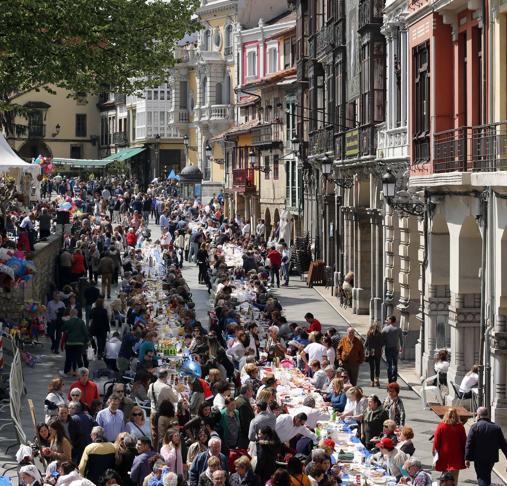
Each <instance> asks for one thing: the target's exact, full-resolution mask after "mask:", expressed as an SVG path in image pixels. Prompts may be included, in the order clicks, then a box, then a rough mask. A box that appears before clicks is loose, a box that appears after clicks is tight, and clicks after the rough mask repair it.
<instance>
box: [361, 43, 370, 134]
mask: <svg viewBox="0 0 507 486" xmlns="http://www.w3.org/2000/svg"><path fill="white" fill-rule="evenodd" d="M360 61H361V76H360V77H361V100H360V110H361V114H360V119H359V123H360V124H361V125H366V124H368V123H371V121H372V120H371V105H370V44H369V43H368V44H364V45H363V46H361V57H360Z"/></svg>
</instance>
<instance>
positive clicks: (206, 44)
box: [202, 30, 211, 51]
mask: <svg viewBox="0 0 507 486" xmlns="http://www.w3.org/2000/svg"><path fill="white" fill-rule="evenodd" d="M210 39H211V32H210V31H209V30H205V31H204V34H203V37H202V50H203V51H209V50H210Z"/></svg>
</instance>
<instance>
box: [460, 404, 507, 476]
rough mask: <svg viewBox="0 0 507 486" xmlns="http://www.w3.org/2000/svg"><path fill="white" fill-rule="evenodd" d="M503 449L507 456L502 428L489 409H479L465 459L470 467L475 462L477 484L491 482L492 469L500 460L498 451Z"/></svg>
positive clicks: (470, 433) (469, 437) (471, 429)
mask: <svg viewBox="0 0 507 486" xmlns="http://www.w3.org/2000/svg"><path fill="white" fill-rule="evenodd" d="M499 450H501V451H502V452H503V453H504V455H505V457H507V443H506V442H505V437H504V435H503V432H502V429H501V428H500V426H499V425H497V424H495V423H494V422H492V421H491V420H490V419H489V418H488V409H487V408H486V407H479V408H478V409H477V422H476V423H475V424H473V425H472V427H470V432H469V433H468V437H467V443H466V448H465V461H466V465H467V467H470V461H473V462H474V468H475V473H476V474H477V484H478V485H479V486H489V485H490V484H491V471H492V469H493V466H494V465H495V463H496V462H498V451H499Z"/></svg>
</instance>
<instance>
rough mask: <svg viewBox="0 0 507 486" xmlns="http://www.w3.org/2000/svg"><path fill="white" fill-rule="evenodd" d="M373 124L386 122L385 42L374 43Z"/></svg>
mask: <svg viewBox="0 0 507 486" xmlns="http://www.w3.org/2000/svg"><path fill="white" fill-rule="evenodd" d="M372 68H373V123H380V122H383V121H384V115H385V79H386V56H385V44H384V42H383V41H382V42H378V41H376V42H374V43H373V57H372Z"/></svg>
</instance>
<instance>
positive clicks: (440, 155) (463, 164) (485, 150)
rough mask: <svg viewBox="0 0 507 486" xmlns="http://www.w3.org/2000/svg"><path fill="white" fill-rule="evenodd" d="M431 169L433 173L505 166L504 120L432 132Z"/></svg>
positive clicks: (506, 124)
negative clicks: (433, 133)
mask: <svg viewBox="0 0 507 486" xmlns="http://www.w3.org/2000/svg"><path fill="white" fill-rule="evenodd" d="M433 170H434V172H436V173H439V172H453V171H459V172H493V171H497V170H507V122H499V123H494V124H491V125H477V126H473V127H459V128H454V129H451V130H445V131H443V132H437V133H435V135H434V136H433Z"/></svg>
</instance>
